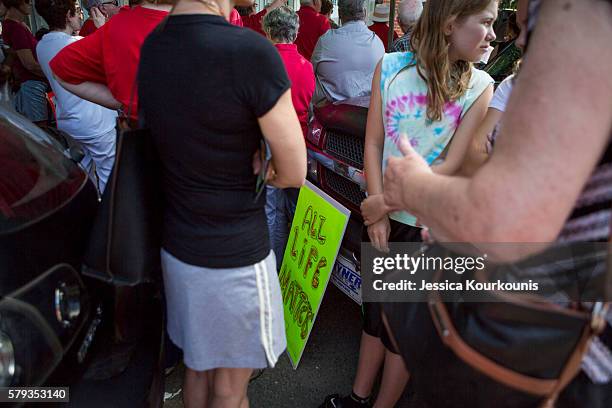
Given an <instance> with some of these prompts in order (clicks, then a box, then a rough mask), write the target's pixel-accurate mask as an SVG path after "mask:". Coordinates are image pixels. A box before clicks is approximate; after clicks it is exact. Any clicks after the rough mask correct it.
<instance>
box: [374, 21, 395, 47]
mask: <svg viewBox="0 0 612 408" xmlns="http://www.w3.org/2000/svg"><path fill="white" fill-rule="evenodd" d="M368 28H369V29H370V30H372V31H374V33H375V34H376V35H377V36H378V38H380V40H381V41H382V43H383V45H384V46H385V51H389V44H388V43H389V41H388V40H389V26H388V25H387V23H379V22H376V23H374V24H372V25H371V26H369V27H368ZM398 38H399V37H398V35H397V33H396V32H395V31H393V41H395V40H397V39H398Z"/></svg>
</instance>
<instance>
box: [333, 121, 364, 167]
mask: <svg viewBox="0 0 612 408" xmlns="http://www.w3.org/2000/svg"><path fill="white" fill-rule="evenodd" d="M326 134H327V138H326V140H325V147H324V150H325V151H326V152H327V153H328V154H329V155H330V156H333V157H335V158H336V159H339V160H342V161H343V162H345V163H346V164H349V165H351V166H353V167H356V168H358V169H360V170H363V139H362V138H360V137H355V136H350V135H346V134H343V133H337V132H335V131H330V130H328V131H326Z"/></svg>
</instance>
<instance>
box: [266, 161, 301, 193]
mask: <svg viewBox="0 0 612 408" xmlns="http://www.w3.org/2000/svg"><path fill="white" fill-rule="evenodd" d="M305 180H306V166H305V165H304V166H303V169H300V171H294V172H292V173H291V174H287V175H280V176H277V177H276V179H275V180H274V186H276V187H279V188H300V187H302V185H303V184H304V181H305Z"/></svg>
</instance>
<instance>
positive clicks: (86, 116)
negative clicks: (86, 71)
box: [36, 31, 117, 139]
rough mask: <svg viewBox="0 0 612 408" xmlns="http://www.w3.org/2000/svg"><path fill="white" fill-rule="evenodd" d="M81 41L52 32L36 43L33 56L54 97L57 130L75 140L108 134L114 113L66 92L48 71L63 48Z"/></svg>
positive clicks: (115, 115) (115, 114) (77, 38)
mask: <svg viewBox="0 0 612 408" xmlns="http://www.w3.org/2000/svg"><path fill="white" fill-rule="evenodd" d="M81 38H82V37H74V36H71V35H68V34H66V33H62V32H59V31H52V32H50V33H48V34H45V36H44V37H43V38H42V39H41V40H40V41H39V42H38V45H37V46H36V55H37V56H38V63H39V64H40V66H41V68H42V70H43V72H44V73H45V76H46V77H47V79H48V80H49V83H50V84H51V89H53V92H54V93H55V98H56V102H57V103H56V108H55V113H56V118H57V128H58V129H60V130H63V131H64V132H66V133H68V134H69V135H70V136H72V137H74V138H75V139H90V138H92V137H96V136H100V135H103V134H105V133H108V132H110V131H111V130H112V129H113V128H114V127H115V122H116V118H117V112H116V111H113V110H110V109H107V108H104V107H102V106H100V105H96V104H95V103H92V102H89V101H86V100H84V99H81V98H79V97H78V96H76V95H74V94H72V93H70V92H68V91H67V90H65V89H64V88H63V87H62V86H61V85H60V84H59V83H58V82H57V81H56V80H55V78H54V77H53V73H52V72H51V68H50V67H49V61H51V60H52V59H53V57H55V55H56V54H57V53H58V52H60V50H61V49H62V48H64V47H65V46H67V45H69V44H71V43H73V42H75V41H78V40H79V39H81Z"/></svg>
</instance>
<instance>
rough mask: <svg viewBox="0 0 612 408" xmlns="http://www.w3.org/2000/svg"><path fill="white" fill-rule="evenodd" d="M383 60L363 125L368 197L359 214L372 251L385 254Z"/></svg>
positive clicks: (377, 66)
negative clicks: (364, 125) (364, 124)
mask: <svg viewBox="0 0 612 408" xmlns="http://www.w3.org/2000/svg"><path fill="white" fill-rule="evenodd" d="M381 65H382V61H381V62H379V63H378V65H376V69H375V70H374V75H373V78H372V95H371V97H370V107H369V109H368V120H367V123H366V137H365V143H364V157H363V167H364V173H365V178H366V186H367V190H368V198H366V199H365V200H364V201H363V203H362V204H361V215H362V216H363V217H364V220H365V222H366V225H367V227H368V236H369V237H370V241H371V242H372V245H373V246H374V248H376V249H377V250H379V251H388V241H389V234H390V233H391V226H390V224H389V217H388V215H387V211H386V209H385V207H384V200H382V199H381V198H382V193H383V175H382V156H383V147H384V143H385V129H384V126H383V121H382V97H381V94H380V71H381Z"/></svg>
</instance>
